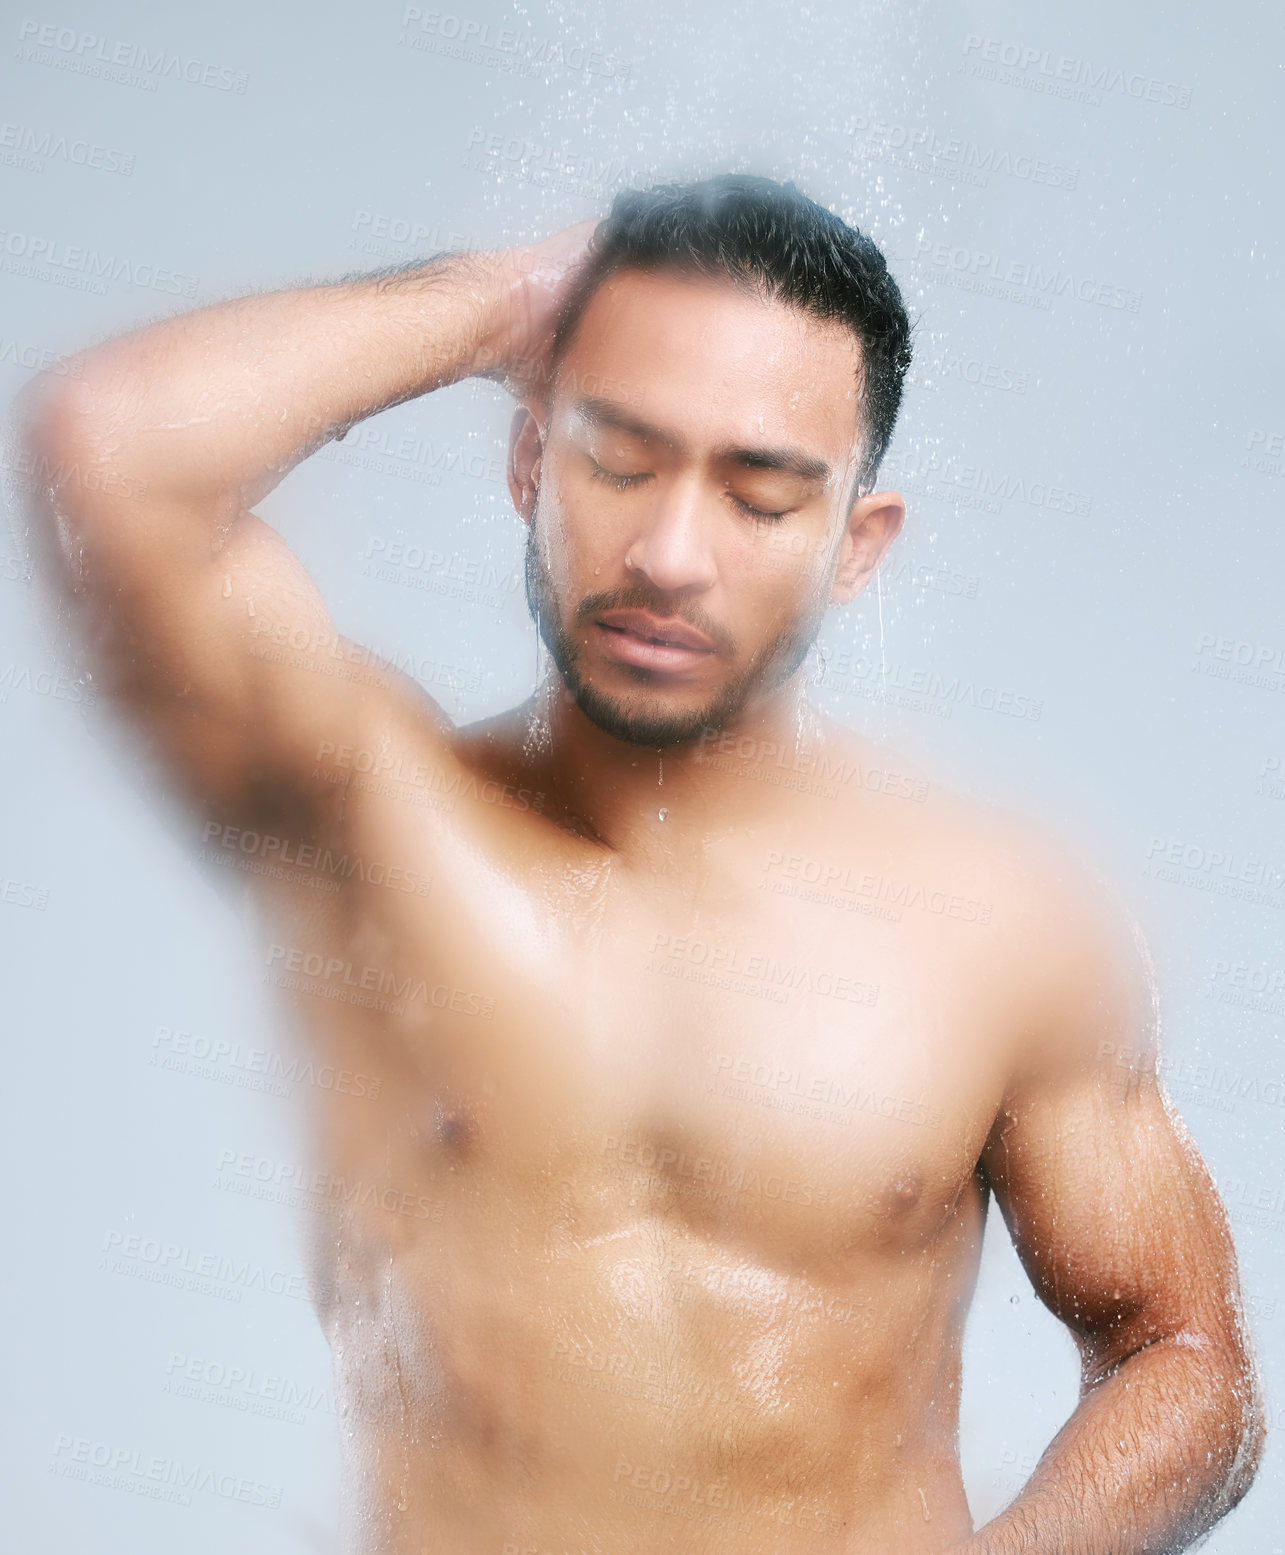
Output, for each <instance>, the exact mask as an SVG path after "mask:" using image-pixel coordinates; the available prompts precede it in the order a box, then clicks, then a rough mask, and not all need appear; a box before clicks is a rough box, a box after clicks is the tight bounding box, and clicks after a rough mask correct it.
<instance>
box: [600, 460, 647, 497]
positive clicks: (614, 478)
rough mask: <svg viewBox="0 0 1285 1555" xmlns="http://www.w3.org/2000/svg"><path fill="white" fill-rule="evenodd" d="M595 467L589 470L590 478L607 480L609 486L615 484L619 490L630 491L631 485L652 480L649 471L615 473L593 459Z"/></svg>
mask: <svg viewBox="0 0 1285 1555" xmlns="http://www.w3.org/2000/svg"><path fill="white" fill-rule="evenodd" d="M590 463H591V464H593V469H592V470H590V471H589V479H590V480H595V481H606V482H607V484H608V485H609V486H614V487H615V489H616V490H617V491H628V490H629V488H630V487H631V486H637V485H638V484H639V483H640V482H642V481H646V480H650V479H651V475H650V473H649V472H640V473H638V474H637V475H615V474H613V473H612V472H611V471H610V470H604V469H603V467H602V466H601V465H600V464H598V463H597V462H596V461H594V460H591V461H590Z"/></svg>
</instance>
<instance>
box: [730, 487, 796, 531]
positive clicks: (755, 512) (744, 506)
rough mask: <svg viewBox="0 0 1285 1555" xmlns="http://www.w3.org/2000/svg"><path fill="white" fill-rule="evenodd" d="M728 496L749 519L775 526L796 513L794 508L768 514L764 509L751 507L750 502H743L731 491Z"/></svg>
mask: <svg viewBox="0 0 1285 1555" xmlns="http://www.w3.org/2000/svg"><path fill="white" fill-rule="evenodd" d="M728 496H729V497H731V499H732V502H733V503H734V504H735V506H736V507H737V508H739V509H740V511H741V512H742V513H744V514H745V515H746V516H747V517H748V518H757V519H759V520H760V521H761V522H763V523H769V524H774V523H776V522H777V520H778V519H782V518H787V517H788V516H789V515H790V514H791V513H793V512H794V509H793V508H782V509H781V511H780V512H779V513H768V512H765V511H764V510H763V509H762V508H756V507H751V506H750V504H749V503H748V502H744V501H742V500H741V498H740V497H738V496H736V495H735V494H734V493H733V492H730V491H729V492H728Z"/></svg>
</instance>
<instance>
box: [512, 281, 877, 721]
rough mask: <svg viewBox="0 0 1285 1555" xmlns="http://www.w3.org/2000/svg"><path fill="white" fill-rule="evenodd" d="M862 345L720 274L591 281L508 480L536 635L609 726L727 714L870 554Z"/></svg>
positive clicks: (784, 663)
mask: <svg viewBox="0 0 1285 1555" xmlns="http://www.w3.org/2000/svg"><path fill="white" fill-rule="evenodd" d="M859 352H860V347H859V344H858V342H857V340H856V339H855V337H854V336H853V335H852V333H851V331H849V330H848V329H846V328H845V327H843V326H842V325H839V324H837V323H831V322H828V321H822V320H818V319H816V318H813V317H812V316H810V315H808V314H805V313H803V312H801V311H800V310H799V309H797V308H794V307H791V306H789V305H786V304H782V303H776V302H768V301H765V300H763V299H762V298H760V297H759V296H757V295H756V294H754V293H752V292H749V291H747V290H745V289H742V288H740V287H737V286H735V285H734V284H732V283H731V282H729V281H725V280H721V279H710V278H705V277H691V276H683V275H677V274H674V273H653V272H648V273H644V272H640V271H624V272H619V273H617V274H616V275H614V276H612V277H611V278H610V279H608V280H607V281H606V282H604V283H603V285H602V286H600V287H599V289H598V290H597V291H596V292H595V293H594V295H593V297H592V299H591V300H590V302H589V304H588V306H587V307H586V309H585V311H584V313H583V315H582V316H581V319H580V323H579V327H578V329H577V330H576V333H575V336H574V338H573V340H572V342H571V344H570V346H569V348H568V349H567V351H566V354H565V355H564V357H563V359H562V362H561V364H560V370H559V374H558V378H557V383H556V386H555V392H554V396H553V399H552V401H551V403H550V404H549V405H548V406H547V407H545V406H536V407H534V415H528V416H527V417H525V418H523V417H522V416H521V414H520V415H519V417H518V418H517V419H516V420H515V426H514V447H513V452H512V457H511V461H510V487H511V489H512V490H513V494H514V500H515V502H517V504H518V507H519V511H521V512H522V514H523V517H524V518H526V519H527V522H528V524H529V532H528V537H527V600H528V603H529V604H530V606H531V610H532V613H533V614H534V615H535V616H536V618H537V621H538V624H539V629H540V633H541V636H542V637H543V639H544V642H545V644H546V646H547V647H548V649H549V652H550V653H551V655H552V656H553V660H554V663H555V664H556V665H557V667H558V670H559V673H560V674H561V675H562V678H563V680H564V682H565V683H566V686H567V688H568V690H569V692H570V693H571V695H572V696H573V698H574V700H575V701H576V703H577V705H578V706H579V707H580V709H581V710H582V711H583V712H584V713H585V715H586V716H587V717H589V718H590V719H592V721H593V722H594V723H596V724H598V725H599V726H600V727H601V728H602V729H604V730H606V732H607V733H609V734H611V735H614V736H615V737H616V738H618V739H622V740H626V741H628V742H630V743H633V744H639V745H647V746H651V747H653V748H664V747H670V746H676V745H684V744H688V743H691V742H692V741H694V740H696V739H697V738H699V737H700V735H701V733H702V731H704V730H706V729H720V728H722V727H724V726H725V725H726V724H728V723H730V722H731V721H732V720H734V719H735V718H736V717H737V716H738V715H739V714H740V713H741V712H742V711H743V710H746V709H752V708H753V707H755V706H756V704H758V703H760V702H761V701H762V700H763V699H765V698H767V697H768V696H770V694H771V693H772V692H773V691H775V690H777V689H778V688H779V687H780V686H781V685H782V684H783V683H784V682H785V681H787V680H788V679H789V678H790V677H791V676H792V675H793V674H794V673H795V671H796V670H797V669H798V668H799V666H800V665H801V664H802V662H803V660H804V658H805V656H806V654H807V651H808V648H809V646H810V645H811V643H812V641H813V639H814V638H815V636H816V634H817V631H818V630H819V628H820V625H821V621H822V618H823V616H824V614H825V611H826V608H827V607H828V605H829V604H830V603H831V601H832V600H838V599H842V598H850V597H851V595H852V594H853V593H855V592H856V590H857V588H859V587H860V585H861V582H863V581H864V579H865V577H867V576H868V575H869V571H870V570H871V569H872V568H873V566H875V565H877V562H878V556H880V555H882V553H883V551H884V550H885V549H886V548H887V545H888V544H890V543H891V540H892V538H893V537H894V535H895V533H896V529H897V526H898V524H899V522H900V511H899V509H898V510H897V511H896V512H895V513H894V512H893V510H892V509H889V507H888V504H887V501H886V500H885V501H883V502H882V503H879V502H877V501H876V499H873V498H864V499H861V500H860V501H859V502H858V503H857V505H856V507H855V508H854V507H853V504H852V500H851V499H852V496H853V492H854V488H855V482H856V476H857V468H858V464H859V460H860V456H861V432H862V426H861V418H860V414H859V410H860V407H859V401H858V387H859V370H858V369H859ZM541 434H542V435H541ZM886 496H887V494H884V497H885V499H886ZM872 503H874V504H875V505H874V506H873V507H872V506H871V504H872ZM897 503H899V499H894V508H895V507H896V504H897ZM876 551H877V555H876V554H873V553H874V552H876ZM836 574H837V577H836Z"/></svg>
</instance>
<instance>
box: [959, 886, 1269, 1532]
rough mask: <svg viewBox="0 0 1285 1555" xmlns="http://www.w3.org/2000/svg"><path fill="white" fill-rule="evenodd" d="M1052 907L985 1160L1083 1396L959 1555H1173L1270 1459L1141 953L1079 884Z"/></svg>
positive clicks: (1216, 1226)
mask: <svg viewBox="0 0 1285 1555" xmlns="http://www.w3.org/2000/svg"><path fill="white" fill-rule="evenodd" d="M1050 900H1051V901H1055V902H1056V901H1059V900H1060V902H1061V905H1060V906H1054V907H1053V908H1052V910H1051V911H1050V912H1048V913H1047V914H1046V915H1045V916H1043V917H1042V919H1041V920H1040V922H1039V923H1038V925H1037V926H1036V933H1035V938H1037V939H1038V941H1039V942H1040V944H1042V946H1043V947H1044V949H1043V951H1041V952H1033V957H1032V960H1033V962H1036V963H1037V966H1038V970H1037V971H1036V972H1035V976H1034V982H1033V983H1032V985H1031V986H1032V987H1033V988H1034V987H1035V986H1036V985H1038V991H1039V1003H1038V1006H1037V1010H1038V1012H1039V1015H1040V1016H1041V1017H1042V1018H1040V1019H1039V1020H1038V1027H1037V1029H1035V1031H1034V1035H1033V1040H1032V1042H1031V1045H1030V1047H1029V1049H1028V1050H1027V1052H1026V1053H1025V1055H1024V1059H1023V1064H1022V1070H1021V1072H1020V1074H1018V1075H1017V1076H1016V1077H1015V1079H1014V1083H1013V1085H1012V1088H1011V1092H1010V1094H1009V1096H1008V1097H1007V1098H1006V1101H1005V1105H1004V1108H1003V1111H1002V1113H1001V1115H1000V1117H999V1120H998V1121H997V1124H996V1126H995V1128H994V1130H993V1132H992V1135H991V1138H990V1140H989V1141H988V1144H987V1147H986V1150H985V1152H984V1154H983V1157H982V1160H983V1165H984V1168H985V1171H986V1174H987V1176H988V1178H989V1180H990V1182H991V1185H992V1186H993V1188H994V1191H995V1196H996V1200H997V1202H998V1204H999V1206H1000V1208H1001V1211H1002V1212H1003V1215H1004V1219H1005V1222H1006V1223H1007V1225H1008V1227H1009V1230H1010V1232H1011V1233H1012V1236H1013V1240H1014V1244H1015V1246H1016V1248H1017V1250H1018V1253H1019V1255H1020V1257H1021V1259H1022V1262H1023V1264H1024V1266H1025V1268H1026V1270H1027V1273H1028V1274H1029V1275H1030V1277H1031V1280H1032V1282H1033V1283H1034V1285H1035V1288H1036V1290H1037V1291H1038V1293H1039V1295H1040V1297H1041V1299H1042V1300H1043V1301H1044V1302H1045V1304H1046V1305H1047V1306H1048V1307H1049V1308H1050V1309H1051V1310H1052V1311H1053V1312H1054V1313H1055V1314H1056V1315H1057V1316H1058V1317H1059V1318H1061V1320H1062V1321H1063V1322H1064V1323H1065V1324H1066V1325H1067V1326H1068V1327H1069V1328H1070V1330H1071V1332H1072V1334H1073V1336H1074V1338H1075V1341H1076V1344H1077V1347H1078V1348H1079V1351H1080V1358H1081V1389H1080V1401H1079V1404H1078V1405H1077V1407H1076V1409H1075V1411H1074V1412H1073V1413H1072V1415H1071V1418H1070V1419H1069V1420H1068V1421H1067V1423H1066V1424H1065V1425H1064V1426H1063V1428H1062V1430H1061V1431H1060V1432H1059V1433H1058V1434H1057V1436H1056V1437H1055V1438H1054V1440H1053V1441H1052V1442H1051V1443H1050V1444H1049V1447H1048V1448H1047V1450H1046V1451H1045V1453H1044V1455H1043V1456H1042V1457H1041V1459H1040V1461H1039V1463H1038V1464H1037V1465H1036V1468H1035V1471H1034V1473H1033V1474H1032V1475H1031V1478H1030V1479H1029V1481H1028V1482H1027V1484H1026V1486H1025V1487H1024V1489H1023V1490H1022V1492H1021V1494H1020V1495H1019V1496H1018V1497H1017V1498H1016V1500H1015V1501H1014V1502H1013V1503H1012V1504H1011V1505H1010V1506H1009V1507H1007V1508H1006V1509H1005V1510H1004V1511H1003V1512H1002V1513H1001V1514H1000V1515H999V1516H998V1517H996V1518H995V1519H994V1520H993V1521H991V1522H990V1523H987V1524H986V1525H985V1526H984V1527H982V1528H981V1529H979V1530H978V1531H977V1532H976V1533H975V1534H974V1535H973V1536H972V1537H971V1538H970V1539H969V1540H968V1541H967V1542H966V1543H965V1544H963V1545H962V1546H960V1547H959V1550H958V1551H957V1552H952V1555H1027V1552H1031V1555H1034V1552H1039V1555H1143V1552H1144V1551H1145V1552H1147V1555H1161V1552H1163V1555H1169V1552H1174V1551H1179V1550H1186V1549H1188V1548H1190V1547H1191V1545H1192V1544H1193V1543H1194V1542H1195V1541H1197V1540H1199V1539H1200V1538H1201V1537H1202V1536H1203V1535H1204V1533H1205V1532H1206V1531H1207V1530H1208V1529H1209V1528H1210V1527H1212V1525H1213V1524H1214V1523H1215V1522H1216V1521H1217V1520H1218V1519H1219V1518H1220V1517H1222V1516H1223V1515H1224V1514H1225V1513H1227V1512H1228V1511H1230V1510H1231V1508H1232V1507H1233V1506H1234V1505H1235V1504H1236V1502H1237V1501H1239V1500H1240V1498H1241V1497H1242V1496H1243V1495H1244V1494H1245V1492H1246V1491H1247V1490H1248V1488H1249V1486H1250V1483H1251V1482H1252V1480H1253V1477H1254V1474H1255V1471H1256V1469H1257V1467H1258V1459H1259V1456H1260V1454H1261V1451H1262V1445H1263V1435H1264V1425H1263V1415H1262V1407H1261V1401H1260V1397H1259V1391H1258V1384H1257V1378H1256V1374H1255V1370H1254V1364H1253V1360H1252V1356H1251V1354H1250V1350H1249V1341H1248V1336H1247V1334H1246V1332H1245V1329H1244V1319H1243V1314H1242V1308H1241V1300H1240V1292H1239V1285H1238V1280H1237V1273H1236V1263H1235V1253H1234V1249H1233V1246H1232V1241H1231V1237H1230V1234H1229V1232H1228V1227H1227V1221H1226V1216H1225V1214H1224V1211H1223V1208H1222V1205H1221V1203H1220V1201H1219V1199H1218V1195H1217V1192H1216V1190H1215V1188H1214V1186H1213V1183H1212V1181H1211V1179H1210V1176H1209V1173H1208V1171H1207V1169H1206V1167H1205V1165H1204V1163H1203V1162H1202V1160H1201V1158H1200V1155H1199V1153H1198V1152H1197V1149H1196V1146H1195V1144H1194V1143H1193V1141H1192V1139H1191V1136H1190V1134H1189V1133H1188V1132H1187V1130H1186V1128H1185V1127H1184V1125H1183V1123H1182V1120H1181V1119H1180V1118H1179V1117H1178V1115H1177V1113H1176V1112H1175V1111H1174V1110H1173V1108H1172V1104H1171V1103H1170V1102H1169V1101H1168V1099H1167V1097H1166V1096H1165V1094H1164V1090H1163V1087H1162V1084H1161V1081H1160V1079H1159V1076H1158V1073H1157V1033H1156V1016H1155V997H1154V990H1153V986H1152V980H1151V975H1150V968H1149V965H1148V964H1147V960H1146V957H1145V952H1143V951H1142V950H1141V949H1140V947H1138V944H1137V941H1136V938H1135V937H1134V936H1133V935H1132V934H1131V933H1130V930H1129V928H1128V927H1126V926H1124V925H1120V924H1117V923H1113V924H1112V926H1111V927H1110V928H1108V926H1107V919H1106V915H1105V914H1102V913H1101V911H1100V909H1098V908H1096V907H1095V906H1093V905H1092V904H1090V902H1089V901H1088V893H1087V891H1086V890H1085V889H1084V888H1083V887H1076V888H1075V890H1074V893H1073V898H1072V896H1071V895H1069V894H1068V893H1065V892H1062V891H1060V890H1058V889H1056V888H1055V889H1054V890H1053V891H1052V892H1051V893H1050ZM1068 900H1071V901H1072V905H1071V906H1070V908H1069V910H1068V908H1067V905H1066V904H1067V902H1068ZM1112 917H1113V918H1114V914H1113V915H1112Z"/></svg>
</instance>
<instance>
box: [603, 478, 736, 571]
mask: <svg viewBox="0 0 1285 1555" xmlns="http://www.w3.org/2000/svg"><path fill="white" fill-rule="evenodd" d="M707 496H708V494H707V493H703V492H702V489H701V483H700V481H699V479H698V478H697V477H696V476H692V477H691V478H681V479H676V480H674V481H672V482H669V483H667V484H666V489H665V491H664V494H663V496H662V497H661V498H660V500H659V501H658V502H657V503H656V504H655V505H653V506H651V507H650V510H649V511H648V512H647V514H646V516H645V518H643V519H642V520H641V521H640V525H639V528H638V529H637V530H636V531H635V533H634V535H633V538H632V539H631V540H630V542H629V544H628V546H627V547H626V548H625V566H626V568H627V569H628V570H629V571H630V572H631V573H634V574H637V575H641V576H642V577H645V578H646V579H647V580H648V582H649V583H651V585H652V586H653V588H655V589H657V590H659V591H660V592H661V593H665V594H676V593H701V592H703V591H704V590H706V589H708V588H711V587H713V585H714V583H715V581H716V580H717V578H718V567H717V563H716V561H715V557H714V549H713V545H712V538H713V530H714V527H715V522H716V515H715V514H714V513H713V512H711V511H710V509H709V505H708V503H707V500H706V499H707Z"/></svg>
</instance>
